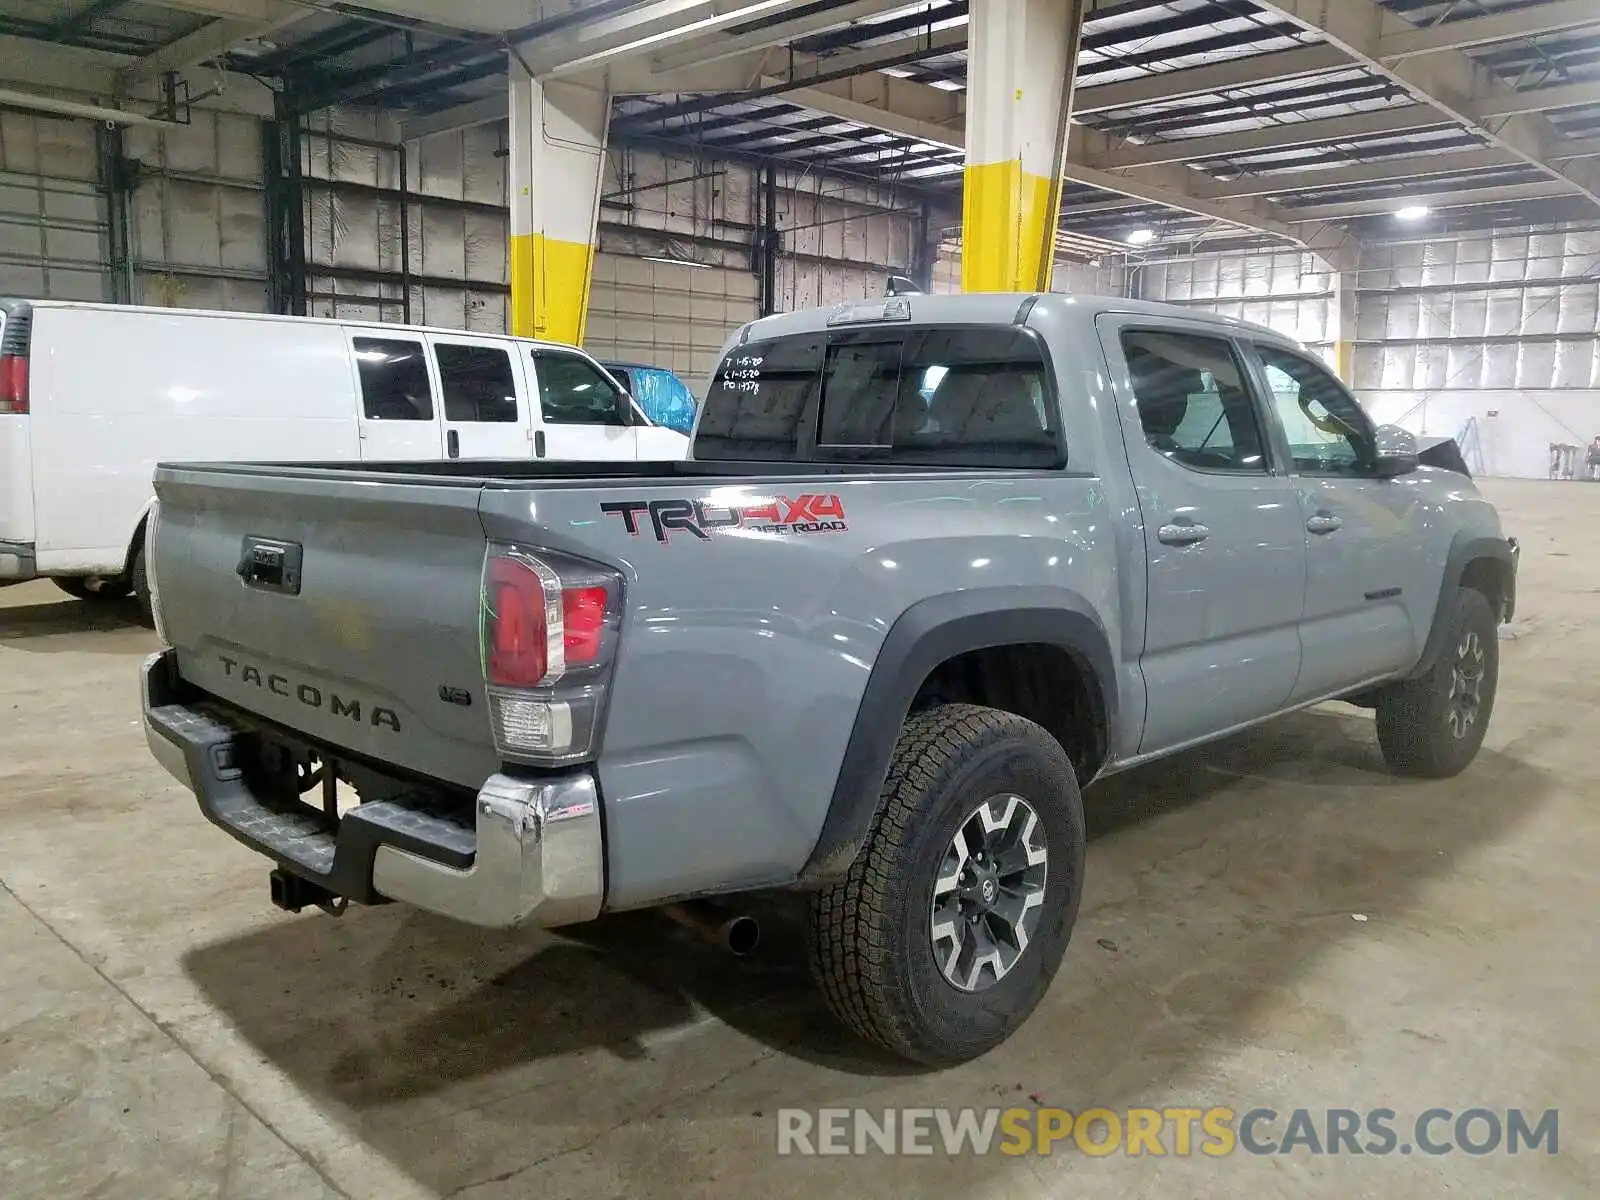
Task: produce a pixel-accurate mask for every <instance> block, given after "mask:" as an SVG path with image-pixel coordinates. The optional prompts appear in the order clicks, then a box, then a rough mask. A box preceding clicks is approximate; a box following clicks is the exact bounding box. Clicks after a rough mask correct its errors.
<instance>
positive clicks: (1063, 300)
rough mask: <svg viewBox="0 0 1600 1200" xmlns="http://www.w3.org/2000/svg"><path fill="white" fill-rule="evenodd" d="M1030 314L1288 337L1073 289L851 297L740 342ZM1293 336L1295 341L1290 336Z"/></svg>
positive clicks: (783, 316)
mask: <svg viewBox="0 0 1600 1200" xmlns="http://www.w3.org/2000/svg"><path fill="white" fill-rule="evenodd" d="M1025 307H1026V310H1027V312H1028V313H1037V314H1039V315H1044V314H1046V313H1051V312H1055V313H1058V314H1059V315H1060V316H1061V317H1062V318H1064V319H1071V315H1076V316H1078V317H1079V318H1080V319H1087V320H1090V321H1093V320H1094V319H1095V318H1096V317H1098V316H1100V314H1102V313H1136V314H1143V315H1147V316H1151V317H1160V318H1164V319H1168V320H1183V321H1188V322H1199V323H1201V324H1206V325H1215V326H1216V327H1217V328H1219V329H1226V330H1229V331H1232V332H1235V333H1241V332H1249V333H1250V334H1251V335H1252V336H1264V335H1270V336H1272V337H1274V338H1278V339H1285V335H1284V334H1283V333H1282V332H1281V331H1279V330H1274V329H1271V328H1269V327H1268V326H1265V325H1258V324H1255V323H1254V322H1251V321H1242V320H1239V319H1238V318H1236V317H1226V316H1221V315H1219V314H1217V313H1211V312H1205V311H1202V310H1199V309H1195V308H1189V307H1187V306H1184V305H1178V304H1161V303H1158V302H1156V301H1153V300H1130V299H1128V298H1127V297H1125V296H1097V295H1092V294H1078V293H1071V292H981V293H980V292H962V293H954V294H947V295H933V294H921V293H913V294H910V295H900V296H892V297H888V298H884V299H869V300H859V301H846V302H844V303H842V304H837V305H834V306H833V307H832V308H823V309H807V310H804V311H801V312H793V313H780V314H777V315H775V316H771V317H763V318H761V319H759V320H756V321H752V322H751V323H750V324H748V325H746V326H745V327H744V329H743V331H742V332H741V336H740V339H739V340H741V341H750V340H753V339H756V338H763V339H764V338H770V337H779V336H782V335H784V334H794V333H814V332H818V331H820V330H823V329H827V328H830V327H839V326H849V325H852V324H858V323H859V324H867V323H872V322H875V321H886V320H897V321H911V322H923V323H929V322H931V323H935V324H946V323H948V324H963V325H965V324H974V325H992V324H999V325H1009V324H1013V323H1015V322H1017V321H1018V320H1019V319H1020V318H1021V317H1022V316H1024V315H1026V313H1025V312H1024V309H1025ZM891 314H892V315H891ZM1286 340H1292V339H1286Z"/></svg>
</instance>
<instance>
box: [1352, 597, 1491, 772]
mask: <svg viewBox="0 0 1600 1200" xmlns="http://www.w3.org/2000/svg"><path fill="white" fill-rule="evenodd" d="M1444 619H1445V620H1446V621H1448V622H1449V625H1448V626H1447V628H1446V636H1445V644H1444V650H1443V652H1442V653H1441V654H1440V655H1439V660H1438V661H1437V662H1436V663H1434V664H1433V667H1432V668H1431V669H1430V670H1429V671H1428V673H1427V674H1425V675H1419V676H1418V677H1417V678H1415V679H1408V680H1405V681H1404V682H1402V683H1397V684H1393V685H1391V686H1390V687H1388V688H1386V689H1385V690H1384V692H1383V695H1382V697H1381V699H1379V701H1378V744H1379V746H1381V747H1382V748H1383V758H1384V761H1385V762H1386V763H1388V765H1389V769H1390V770H1392V771H1393V772H1394V773H1395V774H1397V775H1413V776H1417V777H1420V778H1424V779H1447V778H1449V777H1450V776H1452V775H1457V774H1459V773H1460V772H1462V771H1464V770H1465V769H1466V768H1467V766H1468V764H1470V763H1471V762H1472V760H1473V759H1474V758H1475V757H1477V754H1478V748H1479V747H1480V746H1482V745H1483V735H1484V734H1485V733H1486V732H1487V731H1488V727H1489V717H1490V714H1491V713H1493V711H1494V696H1495V687H1496V685H1497V683H1498V682H1499V677H1500V643H1499V640H1498V637H1497V634H1498V629H1499V626H1498V622H1497V621H1496V619H1495V610H1494V606H1493V605H1492V604H1490V602H1489V598H1488V597H1487V596H1485V595H1484V594H1483V593H1482V592H1479V591H1474V590H1473V589H1471V588H1462V589H1461V590H1460V591H1459V592H1457V593H1456V597H1455V601H1454V602H1453V603H1452V605H1451V607H1450V610H1449V611H1448V612H1447V613H1446V614H1445V618H1444Z"/></svg>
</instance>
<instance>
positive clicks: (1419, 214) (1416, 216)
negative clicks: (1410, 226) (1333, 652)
mask: <svg viewBox="0 0 1600 1200" xmlns="http://www.w3.org/2000/svg"><path fill="white" fill-rule="evenodd" d="M1432 211H1433V210H1432V209H1431V208H1429V207H1428V206H1427V205H1426V204H1408V205H1406V206H1405V207H1404V208H1400V209H1396V210H1395V214H1394V215H1395V216H1397V217H1399V218H1400V219H1401V220H1402V221H1420V220H1422V218H1423V217H1425V216H1427V215H1428V214H1429V213H1430V212H1432Z"/></svg>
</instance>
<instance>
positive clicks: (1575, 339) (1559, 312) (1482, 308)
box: [1356, 229, 1600, 478]
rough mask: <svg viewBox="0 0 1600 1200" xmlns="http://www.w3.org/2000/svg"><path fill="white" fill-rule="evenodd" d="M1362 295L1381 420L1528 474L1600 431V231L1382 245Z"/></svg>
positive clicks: (1367, 365) (1359, 357)
mask: <svg viewBox="0 0 1600 1200" xmlns="http://www.w3.org/2000/svg"><path fill="white" fill-rule="evenodd" d="M1359 288H1360V290H1359V292H1358V294H1357V301H1356V317H1357V320H1356V327H1357V338H1358V345H1357V347H1356V383H1357V385H1358V387H1359V389H1360V391H1361V394H1362V398H1363V400H1364V401H1365V402H1366V404H1367V406H1368V407H1369V408H1370V409H1371V410H1372V412H1373V415H1374V416H1375V417H1377V418H1378V419H1379V420H1384V421H1392V422H1394V423H1396V424H1400V425H1404V426H1405V427H1407V428H1408V429H1412V430H1414V431H1416V432H1418V433H1424V434H1431V435H1439V436H1447V437H1454V438H1456V439H1457V440H1458V441H1460V442H1461V443H1462V445H1463V448H1464V449H1465V451H1466V452H1467V458H1468V462H1469V464H1470V465H1471V466H1472V467H1473V468H1474V469H1475V470H1477V471H1480V472H1481V473H1483V474H1486V475H1512V476H1522V477H1528V478H1543V477H1546V476H1547V475H1548V474H1549V471H1550V460H1551V448H1552V446H1555V445H1566V446H1582V445H1584V444H1586V443H1587V442H1588V441H1589V439H1590V438H1592V437H1594V436H1595V435H1596V434H1597V433H1600V231H1596V230H1592V229H1589V230H1573V229H1566V230H1563V229H1505V230H1493V231H1489V232H1486V233H1483V234H1481V235H1477V236H1473V237H1465V238H1461V239H1459V240H1456V241H1451V242H1444V241H1429V242H1412V243H1403V244H1395V245H1385V246H1375V247H1372V248H1370V249H1369V250H1368V252H1367V253H1366V254H1365V255H1363V257H1362V263H1361V271H1360V276H1359Z"/></svg>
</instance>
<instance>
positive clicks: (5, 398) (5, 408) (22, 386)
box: [0, 354, 28, 413]
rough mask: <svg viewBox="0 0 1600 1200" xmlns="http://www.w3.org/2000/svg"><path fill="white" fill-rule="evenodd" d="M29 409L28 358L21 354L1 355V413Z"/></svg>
mask: <svg viewBox="0 0 1600 1200" xmlns="http://www.w3.org/2000/svg"><path fill="white" fill-rule="evenodd" d="M27 411H28V360H27V359H26V358H24V357H23V356H22V355H20V354H3V355H0V413H25V412H27Z"/></svg>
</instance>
